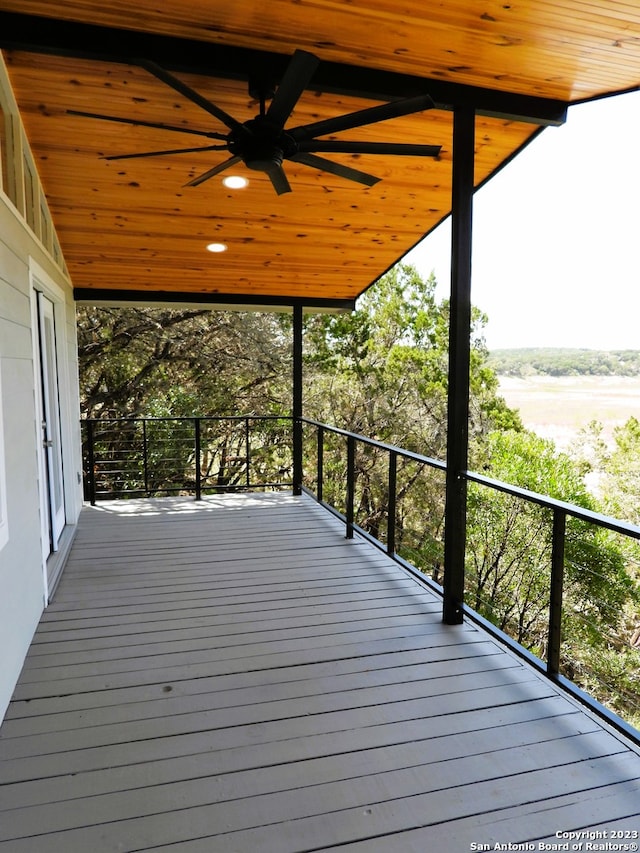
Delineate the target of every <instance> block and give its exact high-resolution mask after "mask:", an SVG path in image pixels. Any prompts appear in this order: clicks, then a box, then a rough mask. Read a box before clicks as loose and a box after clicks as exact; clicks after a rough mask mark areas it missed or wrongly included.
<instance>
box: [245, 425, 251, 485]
mask: <svg viewBox="0 0 640 853" xmlns="http://www.w3.org/2000/svg"><path fill="white" fill-rule="evenodd" d="M244 451H245V456H246V458H247V471H246V475H245V484H246V486H247V488H248V489H250V488H251V438H250V436H249V418H245V419H244Z"/></svg>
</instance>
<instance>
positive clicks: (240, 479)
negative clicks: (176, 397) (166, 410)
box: [82, 415, 292, 504]
mask: <svg viewBox="0 0 640 853" xmlns="http://www.w3.org/2000/svg"><path fill="white" fill-rule="evenodd" d="M82 427H83V447H84V454H83V455H84V491H85V499H86V500H88V501H90V502H91V503H92V504H95V502H96V501H98V500H106V499H110V498H122V497H159V496H162V495H195V496H196V498H197V499H200V497H201V496H202V494H206V493H212V492H229V491H233V490H238V489H261V488H284V487H287V486H288V487H290V486H291V485H292V474H291V472H292V459H291V418H288V417H279V416H254V415H243V416H236V417H195V418H192V417H185V418H169V417H163V418H123V419H106V418H99V419H92V420H90V419H87V420H84V421H82Z"/></svg>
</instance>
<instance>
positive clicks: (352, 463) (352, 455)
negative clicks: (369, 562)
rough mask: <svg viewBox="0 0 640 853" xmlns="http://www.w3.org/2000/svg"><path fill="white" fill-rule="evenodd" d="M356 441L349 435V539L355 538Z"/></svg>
mask: <svg viewBox="0 0 640 853" xmlns="http://www.w3.org/2000/svg"><path fill="white" fill-rule="evenodd" d="M355 468H356V441H355V438H354V437H353V436H352V435H349V436H347V506H346V518H347V534H346V536H347V539H353V503H354V499H355Z"/></svg>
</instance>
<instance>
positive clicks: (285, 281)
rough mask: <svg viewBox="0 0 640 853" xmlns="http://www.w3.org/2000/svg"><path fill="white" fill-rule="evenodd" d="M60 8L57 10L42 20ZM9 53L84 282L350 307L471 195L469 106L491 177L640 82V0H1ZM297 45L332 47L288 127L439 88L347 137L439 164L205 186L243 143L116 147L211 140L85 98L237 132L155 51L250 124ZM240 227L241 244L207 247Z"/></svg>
mask: <svg viewBox="0 0 640 853" xmlns="http://www.w3.org/2000/svg"><path fill="white" fill-rule="evenodd" d="M32 16H40V17H32ZM0 47H3V48H4V49H5V51H4V57H5V61H6V63H7V66H8V69H9V74H10V79H11V82H12V86H13V88H14V92H15V95H16V99H17V101H18V105H19V108H20V111H21V114H22V118H23V121H24V125H25V128H26V133H27V136H28V139H29V142H30V145H31V147H32V150H33V153H34V157H35V160H36V165H37V167H38V170H39V172H40V176H41V179H42V182H43V186H44V188H45V192H46V194H47V199H48V203H49V206H50V209H51V212H52V216H53V219H54V223H55V226H56V230H57V233H58V236H59V239H60V242H61V246H62V250H63V253H64V256H65V260H66V262H67V266H68V268H69V271H70V274H71V278H72V281H73V284H74V287H75V288H76V289H77V292H78V294H80V295H83V296H86V295H87V293H88V292H89V291H90V292H91V293H93V292H95V297H96V298H99V297H100V296H101V295H102V296H103V295H105V293H106V294H112V293H113V292H115V293H116V294H119V295H120V296H122V297H124V296H136V295H140V294H142V295H143V297H144V298H152V297H153V296H154V295H156V296H162V295H163V294H170V295H175V296H176V298H179V297H180V296H184V297H185V298H189V297H191V298H199V297H206V298H217V297H216V295H218V296H220V298H229V297H231V298H237V299H240V300H246V301H247V302H260V301H263V302H264V304H269V302H274V301H275V302H277V301H285V302H286V301H290V300H295V299H302V300H304V301H305V302H307V303H309V304H312V303H315V304H322V303H325V304H327V305H340V304H342V305H344V306H347V305H348V304H349V303H350V302H351V301H352V300H353V299H354V298H355V297H356V296H357V295H358V294H360V293H361V292H362V291H363V290H364V289H366V288H367V287H368V286H369V284H370V283H371V282H373V281H375V279H376V278H378V277H379V276H380V275H381V274H382V273H383V272H384V271H385V270H386V269H387V268H388V267H390V266H391V265H392V264H393V263H394V262H395V261H396V260H397V259H398V258H400V257H401V256H402V255H403V254H404V253H405V252H406V251H407V250H408V249H409V248H411V247H412V246H413V245H414V244H415V243H416V242H418V241H419V240H420V239H421V238H422V237H423V236H424V235H425V234H426V233H428V232H429V231H430V230H431V229H433V228H434V227H435V226H436V225H437V224H438V223H439V222H440V221H441V220H442V219H443V218H444V217H446V215H447V214H448V213H449V211H450V205H451V163H452V151H451V139H452V121H453V119H452V116H453V113H452V107H455V106H456V105H458V104H469V103H472V104H473V105H474V106H475V107H476V108H477V110H478V117H477V124H476V165H475V178H476V183H480V182H482V181H484V180H486V179H487V178H488V177H489V176H490V175H491V174H492V173H493V172H495V170H496V169H498V168H499V167H500V166H501V165H502V164H503V163H504V162H505V161H506V160H508V159H509V158H510V157H511V156H512V155H513V154H514V152H517V150H518V149H519V148H520V147H521V146H522V145H523V144H525V143H526V142H527V141H528V140H529V139H530V138H531V136H532V135H533V134H534V133H535V132H537V130H538V129H539V127H540V126H541V125H544V124H556V123H558V122H559V121H561V120H562V117H563V113H564V110H565V107H566V105H567V104H570V103H573V102H577V101H581V100H588V99H591V98H595V97H599V96H601V95H603V94H609V93H613V92H618V91H625V90H628V89H631V88H635V87H637V86H638V83H639V81H640V70H639V69H640V5H638V4H636V3H630V2H627V3H624V2H618V0H590V2H589V1H588V0H562V2H535V3H518V4H508V3H503V2H501V3H496V2H488V3H484V4H478V3H477V2H475V0H457V1H456V0H453V2H448V3H446V4H437V5H434V4H427V5H425V4H424V3H422V2H418V0H405V2H402V3H398V2H397V0H360V2H358V3H348V2H340V0H315V2H312V3H300V2H297V0H272V2H271V3H269V4H264V3H258V2H256V0H235V2H233V3H229V2H226V0H225V2H224V3H223V2H221V0H174V2H171V3H170V4H158V3H157V2H155V0H136V2H133V0H120V2H118V3H117V4H103V3H98V2H97V0H58V2H56V4H51V3H50V2H49V0H0ZM296 49H304V50H307V51H310V52H312V53H314V54H316V55H317V56H318V57H319V58H320V60H321V62H320V66H319V68H318V71H317V72H316V74H314V77H313V78H312V80H311V83H310V86H309V88H308V89H307V91H305V92H304V94H303V95H302V97H301V98H300V100H299V102H298V104H297V106H296V108H295V110H294V112H293V115H292V116H291V118H290V120H289V121H288V122H287V127H295V126H298V125H302V124H306V123H308V122H314V121H317V120H318V119H324V118H328V117H330V116H337V115H341V114H344V113H348V112H352V111H354V110H359V109H362V108H364V107H368V106H371V105H373V104H377V103H381V102H383V101H385V100H391V99H394V98H397V97H404V96H412V95H415V94H417V93H423V92H428V93H429V94H431V96H432V97H433V98H434V101H435V102H436V104H437V107H436V108H435V109H432V110H429V111H425V112H419V113H415V114H412V115H409V116H405V117H402V118H395V119H392V120H389V121H385V122H383V123H380V124H374V125H370V126H367V127H363V128H359V129H357V130H349V131H344V132H342V133H341V134H339V135H338V136H336V137H332V138H344V139H356V140H360V139H365V140H375V141H385V142H386V141H389V142H420V143H430V144H435V145H441V146H442V151H441V154H440V156H439V157H438V158H436V159H432V158H426V157H425V158H421V157H414V156H410V157H400V156H395V157H394V156H389V155H373V154H371V155H360V156H356V155H347V154H340V155H338V154H330V155H326V156H327V157H328V158H330V159H333V160H334V161H336V162H340V163H345V164H348V165H352V166H355V167H356V168H358V169H361V170H363V171H366V172H368V173H371V174H373V175H376V176H378V177H380V178H381V180H380V182H379V183H377V184H376V185H375V186H373V187H370V188H367V187H363V186H362V185H360V184H356V183H353V182H350V181H347V180H345V179H343V178H340V177H335V176H332V175H329V174H328V173H326V172H319V171H317V170H315V169H312V168H310V167H308V166H304V165H301V164H296V163H293V162H291V161H285V171H286V174H287V176H288V178H289V181H290V184H291V187H292V192H291V193H287V194H284V195H280V196H278V195H276V193H275V192H274V190H273V188H272V186H271V183H270V182H269V179H268V178H267V176H266V175H264V174H262V173H260V172H252V171H249V170H248V169H247V168H246V167H245V166H244V164H242V163H241V164H240V168H236V169H234V171H235V172H236V173H238V174H242V175H244V176H245V177H248V178H249V181H250V184H249V186H248V187H247V188H246V189H244V190H241V191H240V190H236V191H231V190H228V189H226V188H225V187H224V186H223V185H222V183H221V178H222V177H223V176H222V175H219V176H216V177H215V178H212V179H211V180H209V181H207V182H206V183H203V184H201V185H200V186H198V187H189V188H187V187H185V186H184V185H185V184H186V183H187V181H189V180H190V179H191V178H193V177H194V176H196V175H198V174H200V173H201V172H204V171H205V170H206V169H208V168H210V167H211V166H213V165H215V164H216V163H219V162H222V161H223V160H224V159H226V158H227V157H228V156H229V155H228V153H227V152H224V151H223V152H218V151H214V152H211V151H209V152H197V153H191V154H180V155H172V156H162V157H155V158H149V159H139V160H125V161H108V160H105V159H103V158H104V157H105V156H107V155H115V154H124V153H134V152H143V151H153V150H162V149H167V148H180V147H190V146H194V145H199V144H203V145H206V144H209V141H207V140H206V139H204V140H203V139H202V138H201V137H194V136H191V135H188V134H187V133H185V134H184V135H182V134H178V133H173V132H168V131H165V130H160V129H153V128H146V127H133V126H131V125H125V124H116V123H111V122H106V121H101V120H97V119H87V118H79V117H77V116H73V115H70V114H69V113H68V110H70V109H73V110H80V111H91V112H100V113H107V114H111V115H114V116H122V117H127V118H131V119H136V120H142V121H147V122H155V123H165V124H171V125H179V126H181V127H184V128H185V130H188V129H193V128H196V129H200V130H207V131H216V132H219V133H220V132H222V133H226V132H227V129H226V128H225V127H224V126H223V125H221V124H220V122H218V120H217V119H215V118H213V117H212V116H211V115H209V114H207V113H206V112H205V111H203V110H202V109H201V108H199V107H198V106H196V105H195V104H194V103H193V102H191V101H189V100H187V99H186V98H184V97H182V96H181V95H179V94H178V93H177V92H176V91H175V90H173V89H171V88H170V87H168V86H167V85H166V84H165V83H163V82H161V81H160V80H159V79H158V78H157V77H154V76H153V75H152V74H150V73H149V72H148V71H147V70H145V69H144V68H142V67H140V65H139V64H136V62H135V60H136V59H137V58H144V59H147V58H150V59H153V60H155V61H157V62H159V63H160V64H162V65H163V67H166V68H169V69H170V70H171V71H172V73H173V74H175V76H177V77H179V78H180V79H181V80H183V81H184V82H185V83H187V84H188V85H189V86H190V87H191V88H192V89H194V90H196V91H198V92H199V93H201V94H202V95H204V96H205V97H206V98H208V99H209V100H211V101H213V102H215V103H216V104H217V105H218V106H220V107H222V108H223V109H224V110H225V111H226V112H228V113H230V114H231V115H232V116H234V117H235V118H237V119H238V120H239V121H240V122H244V121H245V120H247V119H250V118H252V117H253V116H254V115H256V113H257V112H258V105H257V104H256V102H255V100H253V99H252V98H251V97H250V95H249V93H248V86H247V77H248V74H249V72H250V71H252V70H253V71H255V69H256V68H258V69H265V68H270V69H271V70H273V71H274V73H275V75H276V77H278V75H280V76H281V74H282V71H283V69H284V68H285V67H286V64H287V62H288V57H289V56H291V54H292V53H293V52H294V51H295V50H296ZM212 241H220V242H223V243H225V244H226V245H227V246H228V250H227V251H226V252H224V253H223V254H215V255H214V254H211V253H209V252H207V251H206V246H207V244H208V243H210V242H212Z"/></svg>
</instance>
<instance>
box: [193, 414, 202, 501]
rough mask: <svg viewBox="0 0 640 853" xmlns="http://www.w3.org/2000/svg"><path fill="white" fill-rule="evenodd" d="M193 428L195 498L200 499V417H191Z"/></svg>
mask: <svg viewBox="0 0 640 853" xmlns="http://www.w3.org/2000/svg"><path fill="white" fill-rule="evenodd" d="M193 428H194V448H193V450H194V454H195V457H196V459H195V462H196V500H197V501H201V500H202V468H201V462H200V452H201V448H200V441H201V438H200V418H194V419H193Z"/></svg>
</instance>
